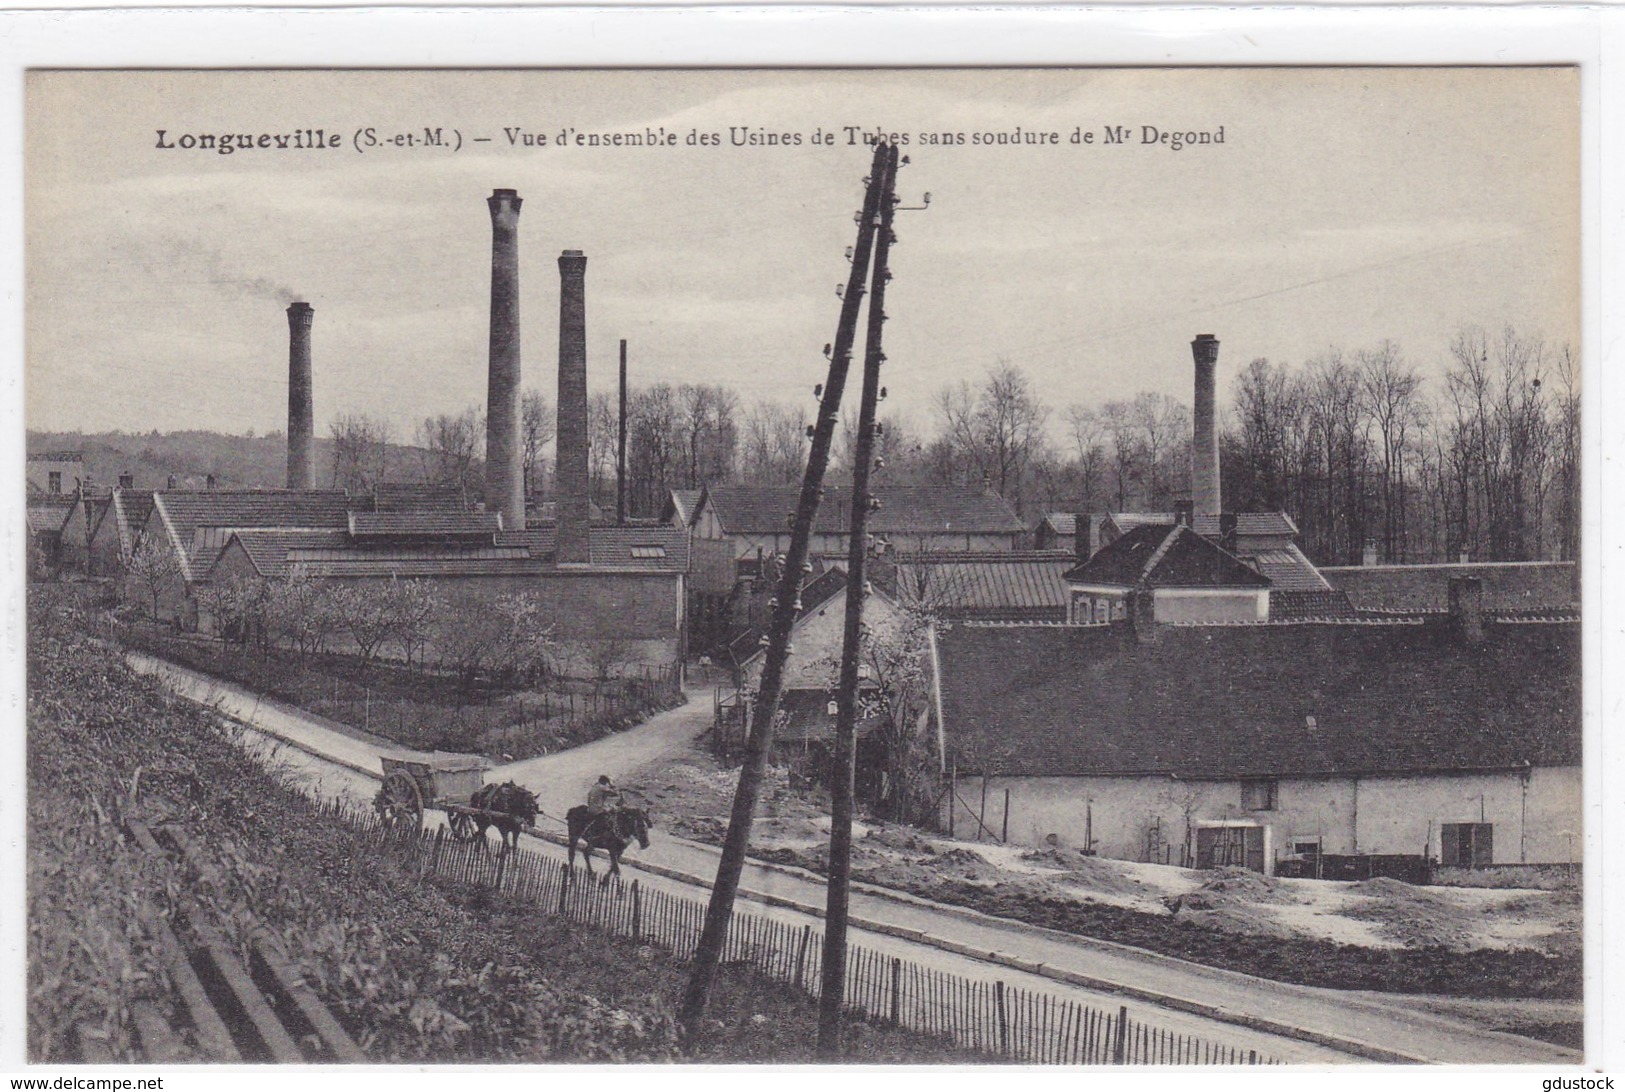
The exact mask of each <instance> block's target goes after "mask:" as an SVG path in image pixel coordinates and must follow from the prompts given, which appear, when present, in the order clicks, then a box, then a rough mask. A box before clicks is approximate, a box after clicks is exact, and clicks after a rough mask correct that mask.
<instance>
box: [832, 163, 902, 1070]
mask: <svg viewBox="0 0 1625 1092" xmlns="http://www.w3.org/2000/svg"><path fill="white" fill-rule="evenodd" d="M884 176H885V180H884V182H883V184H882V188H881V193H880V212H879V214H878V216H877V217H876V219H877V220H878V223H877V224H876V229H877V231H878V239H877V241H876V243H875V263H874V271H873V273H872V274H871V277H870V281H869V285H870V287H869V328H868V337H867V340H866V343H865V346H864V355H863V395H862V401H861V402H860V403H859V407H858V437H857V451H856V454H855V455H854V456H853V459H852V526H851V528H850V530H851V535H852V539H851V542H850V543H849V544H848V547H847V554H846V557H847V569H846V628H845V630H844V632H843V634H842V644H841V677H840V684H839V690H838V692H837V695H836V701H837V707H836V714H835V762H834V763H833V765H834V774H835V778H834V783H833V784H832V785H831V786H830V795H831V802H830V828H829V883H828V901H827V903H826V908H825V912H824V968H823V988H822V990H821V991H820V993H819V996H818V1059H819V1061H824V1062H834V1061H839V1060H840V1059H841V1005H842V1003H843V1002H844V1001H845V999H846V996H845V994H846V927H847V917H848V911H849V908H850V903H851V894H852V806H853V797H854V796H855V795H856V790H857V785H856V781H857V716H858V663H859V661H860V660H861V659H862V656H863V648H862V627H863V600H864V597H865V595H866V594H867V592H868V581H867V580H865V579H864V568H865V562H866V561H867V559H868V554H869V543H868V525H869V513H870V512H871V511H873V510H874V509H876V508H879V507H880V503H879V501H878V500H876V499H875V497H874V496H872V495H871V494H870V492H869V471H870V468H871V465H872V463H873V461H874V448H875V405H876V403H877V402H879V400H880V365H881V362H882V361H884V360H885V359H886V354H885V353H883V352H881V348H880V345H881V333H882V329H881V328H882V325H883V324H884V323H885V321H886V312H885V304H886V281H887V279H888V278H889V277H890V276H891V273H890V272H889V271H888V270H887V268H886V259H887V255H888V254H889V252H890V249H891V240H892V209H893V206H894V205H896V203H897V202H896V200H895V198H894V196H893V195H894V193H895V191H896V188H897V149H896V148H895V147H890V148H888V149H887V155H886V166H885V170H884Z"/></svg>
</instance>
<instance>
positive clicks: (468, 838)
mask: <svg viewBox="0 0 1625 1092" xmlns="http://www.w3.org/2000/svg"><path fill="white" fill-rule="evenodd" d="M479 832H480V829H479V824H477V823H475V822H474V817H473V816H472V815H470V814H468V812H466V811H454V812H452V813H451V836H452V837H453V838H455V839H457V840H458V841H459V842H472V841H473V840H474V839H475V838H477V837H479Z"/></svg>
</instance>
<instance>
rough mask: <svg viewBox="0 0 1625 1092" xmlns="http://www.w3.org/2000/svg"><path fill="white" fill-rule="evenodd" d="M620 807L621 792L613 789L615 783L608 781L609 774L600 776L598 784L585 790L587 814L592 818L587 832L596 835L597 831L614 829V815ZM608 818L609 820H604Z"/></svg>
mask: <svg viewBox="0 0 1625 1092" xmlns="http://www.w3.org/2000/svg"><path fill="white" fill-rule="evenodd" d="M620 807H621V790H620V789H617V788H616V787H615V782H613V781H611V780H610V779H609V774H600V775H599V777H598V784H596V785H594V786H593V787H592V788H591V789H588V790H587V814H588V815H589V816H591V817H592V822H591V823H590V824H588V827H587V831H588V832H589V833H596V832H597V831H599V830H613V829H614V822H615V821H614V813H615V812H617V811H619V810H620ZM605 816H609V817H610V818H609V819H607V820H606V819H605V818H604V817H605Z"/></svg>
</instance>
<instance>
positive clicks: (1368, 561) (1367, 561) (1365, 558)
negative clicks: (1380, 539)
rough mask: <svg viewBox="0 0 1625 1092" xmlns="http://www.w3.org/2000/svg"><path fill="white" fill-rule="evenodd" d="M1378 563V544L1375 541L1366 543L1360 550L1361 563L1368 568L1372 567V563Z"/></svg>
mask: <svg viewBox="0 0 1625 1092" xmlns="http://www.w3.org/2000/svg"><path fill="white" fill-rule="evenodd" d="M1376 563H1377V544H1376V543H1375V542H1367V543H1366V544H1365V546H1364V547H1363V548H1362V549H1361V550H1360V564H1361V565H1363V566H1365V567H1367V568H1370V567H1371V566H1372V565H1375V564H1376Z"/></svg>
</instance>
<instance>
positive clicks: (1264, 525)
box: [1191, 512, 1298, 539]
mask: <svg viewBox="0 0 1625 1092" xmlns="http://www.w3.org/2000/svg"><path fill="white" fill-rule="evenodd" d="M1191 526H1192V527H1194V528H1195V529H1196V533H1197V534H1202V535H1210V536H1213V537H1215V538H1217V537H1221V536H1222V537H1224V538H1226V539H1229V538H1231V537H1232V536H1235V537H1239V538H1296V537H1297V535H1298V525H1297V524H1295V523H1293V522H1292V517H1291V516H1288V515H1287V514H1286V513H1285V512H1226V513H1224V515H1222V516H1219V517H1217V518H1214V517H1213V516H1194V517H1192V519H1191Z"/></svg>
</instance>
